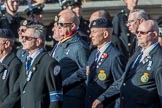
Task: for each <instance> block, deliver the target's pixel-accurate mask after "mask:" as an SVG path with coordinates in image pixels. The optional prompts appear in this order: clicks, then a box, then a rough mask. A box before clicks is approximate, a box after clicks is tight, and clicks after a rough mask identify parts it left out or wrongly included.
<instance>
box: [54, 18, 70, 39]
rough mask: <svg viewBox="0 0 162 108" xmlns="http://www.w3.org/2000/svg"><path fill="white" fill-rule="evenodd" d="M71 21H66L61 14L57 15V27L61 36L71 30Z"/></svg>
mask: <svg viewBox="0 0 162 108" xmlns="http://www.w3.org/2000/svg"><path fill="white" fill-rule="evenodd" d="M72 24H73V23H72V22H70V21H67V20H66V19H65V18H63V17H62V16H60V17H59V21H58V25H57V26H58V29H59V32H60V35H61V36H66V35H67V34H68V33H70V32H71V31H72Z"/></svg>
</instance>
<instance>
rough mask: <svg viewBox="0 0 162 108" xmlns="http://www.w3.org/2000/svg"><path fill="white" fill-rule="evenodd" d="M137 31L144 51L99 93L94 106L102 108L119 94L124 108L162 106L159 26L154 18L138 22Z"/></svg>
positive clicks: (155, 107)
mask: <svg viewBox="0 0 162 108" xmlns="http://www.w3.org/2000/svg"><path fill="white" fill-rule="evenodd" d="M137 31H138V35H137V39H138V44H139V45H140V46H141V48H142V50H141V51H139V52H136V53H135V54H134V55H133V56H132V57H131V58H130V60H129V61H128V63H127V66H126V69H125V73H124V74H123V76H122V77H121V79H119V80H117V81H115V82H114V83H113V84H112V86H110V87H109V88H108V89H107V91H105V92H104V93H103V94H102V95H101V96H99V97H98V99H97V100H95V101H94V103H93V106H92V108H103V103H104V101H105V100H109V99H110V98H112V97H115V95H118V94H119V93H120V103H121V105H120V107H121V108H161V107H162V97H161V96H162V86H161V85H162V81H161V80H162V67H161V65H162V57H161V53H162V49H161V47H160V45H159V43H158V33H159V28H158V25H157V23H156V22H155V21H153V20H146V21H143V22H142V23H141V24H140V25H139V27H138V30H137ZM137 62H138V63H137ZM135 64H136V65H135Z"/></svg>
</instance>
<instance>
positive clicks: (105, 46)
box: [98, 41, 111, 58]
mask: <svg viewBox="0 0 162 108" xmlns="http://www.w3.org/2000/svg"><path fill="white" fill-rule="evenodd" d="M110 44H111V41H110V42H107V43H106V44H105V45H104V46H102V47H101V48H100V49H98V50H99V51H100V55H99V57H98V58H100V57H101V56H102V54H103V53H104V51H105V50H106V48H107V47H108V46H109V45H110Z"/></svg>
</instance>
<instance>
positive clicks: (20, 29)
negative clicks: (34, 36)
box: [17, 26, 26, 42]
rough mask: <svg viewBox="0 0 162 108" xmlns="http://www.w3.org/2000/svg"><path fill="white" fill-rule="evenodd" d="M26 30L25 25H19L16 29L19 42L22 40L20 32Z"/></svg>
mask: <svg viewBox="0 0 162 108" xmlns="http://www.w3.org/2000/svg"><path fill="white" fill-rule="evenodd" d="M25 31H26V26H20V27H19V29H18V30H17V32H18V35H19V42H21V41H22V37H21V36H22V33H24V32H25Z"/></svg>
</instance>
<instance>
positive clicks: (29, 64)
mask: <svg viewBox="0 0 162 108" xmlns="http://www.w3.org/2000/svg"><path fill="white" fill-rule="evenodd" d="M31 62H32V58H31V57H27V61H26V70H27V71H28V70H29V68H30V66H31Z"/></svg>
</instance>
